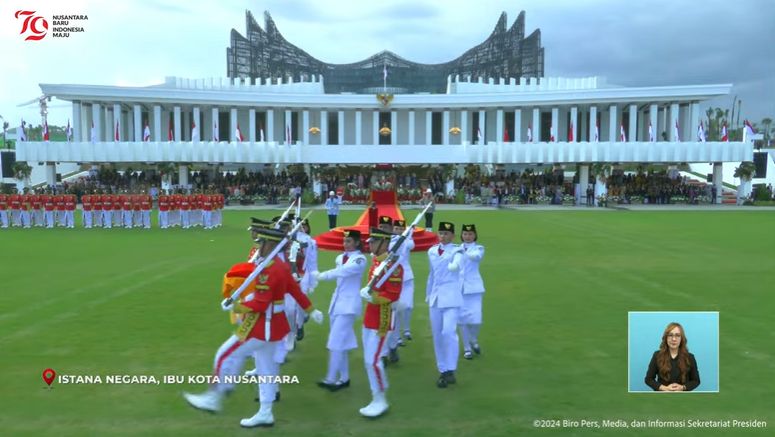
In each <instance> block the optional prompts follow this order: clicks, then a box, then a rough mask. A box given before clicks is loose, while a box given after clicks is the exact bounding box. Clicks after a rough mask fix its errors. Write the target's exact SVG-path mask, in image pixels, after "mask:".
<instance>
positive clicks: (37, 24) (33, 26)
mask: <svg viewBox="0 0 775 437" xmlns="http://www.w3.org/2000/svg"><path fill="white" fill-rule="evenodd" d="M14 16H15V17H16V19H17V20H19V21H20V24H21V30H20V31H19V34H20V35H22V36H23V37H24V40H25V41H40V40H42V39H44V38H45V37H46V36H47V35H48V34H49V31H51V37H52V38H69V37H70V34H71V33H82V32H85V31H86V30H85V29H84V27H83V22H84V21H88V20H89V16H88V15H85V14H83V15H82V14H59V15H53V16H51V28H49V20H47V19H46V17H44V16H43V15H42V14H38V13H37V11H25V10H18V11H16V13H15V14H14Z"/></svg>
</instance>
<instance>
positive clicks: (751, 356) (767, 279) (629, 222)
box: [0, 211, 775, 436]
mask: <svg viewBox="0 0 775 437" xmlns="http://www.w3.org/2000/svg"><path fill="white" fill-rule="evenodd" d="M259 214H261V215H263V216H266V217H267V218H269V217H271V216H272V215H274V214H273V212H270V211H264V212H255V211H254V212H250V211H227V212H226V213H225V218H224V219H225V220H224V221H225V223H226V225H225V227H224V228H222V229H218V230H215V231H209V232H206V231H203V230H185V231H184V230H180V229H172V230H166V231H162V230H160V229H153V230H150V231H145V230H139V229H137V230H123V229H112V230H103V229H92V230H83V229H76V230H65V229H55V230H44V229H32V230H21V229H6V230H2V231H0V244H1V246H0V247H2V251H1V252H0V261H1V263H0V271H2V279H3V280H2V292H1V293H0V356H1V357H2V359H1V360H0V375H2V384H0V435H6V436H17V435H57V436H66V435H73V436H83V435H187V436H193V435H202V436H212V435H249V434H250V435H253V434H262V433H268V432H272V433H280V434H281V435H304V436H317V435H337V436H340V435H383V436H387V435H401V436H415V435H417V436H419V435H433V436H442V435H444V436H446V435H479V436H494V435H524V434H533V435H597V434H610V435H613V434H622V433H623V432H622V431H621V430H617V429H605V430H583V429H578V428H573V429H537V428H534V427H533V421H534V420H536V419H560V420H562V419H572V420H581V419H588V420H598V421H601V420H604V419H609V420H617V419H624V420H625V421H627V422H629V421H631V420H633V419H644V420H646V419H662V420H682V419H758V420H765V421H767V422H768V427H767V428H766V429H757V430H746V429H734V430H730V429H726V430H723V429H721V430H719V429H717V430H713V429H710V430H709V429H703V430H692V429H683V430H681V429H678V430H669V429H645V430H643V429H641V430H635V429H628V430H627V431H625V432H626V433H627V434H628V435H666V434H669V435H698V434H703V435H705V434H713V435H742V434H744V435H773V429H774V428H775V400H774V399H775V398H774V397H773V387H774V386H775V385H774V384H775V383H773V381H774V380H775V378H773V377H775V353H774V352H773V346H775V323H773V322H775V316H774V315H775V297H774V296H773V295H772V294H773V291H775V287H773V286H772V284H773V280H772V277H773V272H775V233H773V224H775V213H772V212H767V211H761V212H728V211H722V212H718V211H706V212H698V211H688V212H659V211H647V212H627V211H572V212H538V211H499V212H495V211H454V212H452V211H451V212H445V211H437V214H436V220H449V221H453V222H455V223H457V224H460V223H463V222H466V223H469V222H473V223H476V225H477V227H478V228H479V230H480V237H479V240H480V243H482V244H483V245H485V246H486V248H487V254H486V257H485V259H484V262H483V264H482V269H483V272H482V273H483V276H484V278H485V285H486V287H487V294H486V295H485V300H484V326H483V328H482V332H481V344H482V348H483V355H482V356H481V357H480V358H478V359H475V360H473V361H465V360H463V359H462V356H461V360H460V364H459V369H458V383H457V385H455V386H452V387H450V388H448V389H446V390H440V389H438V388H436V387H435V379H436V370H435V361H434V356H433V348H432V343H431V333H430V328H429V324H428V311H427V306H426V305H425V303H424V302H423V298H424V294H425V287H424V284H425V279H426V278H427V268H428V267H427V261H426V257H425V254H422V253H417V254H415V255H414V257H413V267H414V271H415V275H416V277H417V279H416V292H415V299H416V306H415V312H414V320H413V333H414V336H415V340H414V341H413V342H411V343H410V344H409V346H407V347H405V348H402V349H401V361H400V363H399V365H398V366H395V367H390V368H389V369H388V377H389V380H390V384H391V387H390V390H389V392H388V399H389V401H390V402H391V409H390V412H389V413H388V415H387V416H385V417H383V418H381V419H379V420H376V421H369V420H366V419H363V418H361V417H360V416H359V414H358V408H360V407H362V406H364V405H366V403H368V401H369V399H370V393H369V389H368V381H367V379H366V375H365V371H364V370H363V358H362V349H358V350H356V351H355V352H354V353H352V354H351V356H350V369H351V375H352V385H351V387H350V389H348V390H344V391H340V392H337V393H329V392H324V391H322V390H321V389H319V388H318V387H317V386H316V385H315V382H316V381H317V380H319V379H320V378H322V376H323V375H324V372H325V368H326V363H327V352H326V350H325V340H326V335H327V323H328V320H327V319H326V323H325V324H324V325H323V326H317V325H314V324H312V323H310V324H308V325H307V338H305V339H304V341H302V342H301V343H299V345H298V348H297V350H296V351H295V352H293V353H292V354H291V355H290V362H289V363H288V364H287V365H285V366H284V367H283V369H282V372H283V373H284V374H289V375H298V377H299V379H300V381H301V382H300V384H298V385H290V386H284V387H282V401H281V402H279V403H278V404H276V405H275V409H274V414H275V420H276V425H275V428H274V429H273V430H258V431H257V430H243V429H241V428H240V427H239V419H240V418H243V417H249V416H251V415H253V414H254V413H255V411H256V410H257V408H258V404H257V403H256V402H254V400H253V398H254V394H255V388H254V386H249V385H242V386H239V387H238V388H237V390H236V391H235V392H234V393H233V394H232V396H230V397H229V398H228V399H227V401H226V403H225V404H224V411H223V412H222V413H221V414H219V415H210V414H206V413H202V412H199V411H195V410H194V409H192V408H191V407H189V406H188V405H187V404H186V403H185V401H184V400H183V398H182V397H181V392H183V391H194V392H199V391H202V390H204V389H205V386H204V385H199V386H192V385H189V384H182V385H164V384H162V385H158V386H156V385H62V384H59V385H57V383H54V389H53V390H46V389H45V388H44V387H45V384H44V382H43V381H42V379H41V372H42V371H43V369H45V368H48V367H51V368H53V369H55V370H56V371H57V372H58V373H59V374H70V375H78V374H80V375H95V374H98V375H103V376H104V375H108V374H137V375H155V376H157V377H158V378H161V377H162V375H167V374H171V375H197V374H209V373H210V371H211V369H212V361H213V355H214V353H215V351H216V349H217V348H218V346H219V345H220V344H221V343H222V342H223V341H224V340H225V339H226V338H227V337H228V336H229V334H230V330H231V328H230V325H229V324H228V321H227V316H226V314H225V313H223V312H222V311H221V310H220V307H219V302H220V297H219V293H220V282H221V278H222V275H223V273H224V272H225V270H226V269H227V268H228V267H229V266H230V265H231V264H232V263H234V262H238V261H242V260H243V259H244V258H245V256H246V255H247V252H248V248H249V241H248V235H247V232H245V227H246V224H247V222H248V217H250V216H257V215H259ZM357 214H358V213H356V212H355V211H346V212H343V214H342V216H340V224H341V223H351V222H352V221H354V220H355V218H356V217H357ZM407 215H408V216H413V215H414V213H412V212H409V213H407ZM311 220H312V226H313V231H314V233H317V232H321V231H322V230H323V228H324V223H325V220H326V217H325V213H324V212H318V213H316V214H315V215H313V217H312V219H311ZM334 256H335V253H333V252H322V254H321V257H320V267H321V270H324V269H328V268H331V267H332V266H333V259H334ZM332 290H333V283H332V282H328V283H324V284H323V285H321V286H320V287H319V288H318V290H317V291H316V293H315V294H314V295H313V296H312V298H313V302H314V303H315V304H316V306H318V307H319V308H321V309H323V310H325V309H326V308H327V306H328V303H329V298H330V295H331V292H332ZM631 310H645V311H651V310H688V311H692V310H704V311H720V326H721V340H720V348H721V358H720V373H721V377H720V393H717V394H684V395H649V394H629V393H627V312H628V311H631ZM356 332H357V335H358V338H359V342H360V326H359V327H358V329H357V331H356ZM656 341H658V339H655V342H656ZM690 341H691V338H690ZM655 347H656V344H655ZM690 347H691V343H690ZM249 365H250V368H252V363H250V364H249ZM700 370H702V369H700ZM280 434H278V435H280Z"/></svg>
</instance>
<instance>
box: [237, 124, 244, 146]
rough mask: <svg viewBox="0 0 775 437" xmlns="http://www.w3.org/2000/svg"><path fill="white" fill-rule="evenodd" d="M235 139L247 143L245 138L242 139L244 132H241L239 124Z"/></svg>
mask: <svg viewBox="0 0 775 437" xmlns="http://www.w3.org/2000/svg"><path fill="white" fill-rule="evenodd" d="M234 137H235V139H236V140H237V141H239V142H242V141H245V138H243V137H242V131H241V130H239V123H237V131H236V132H234Z"/></svg>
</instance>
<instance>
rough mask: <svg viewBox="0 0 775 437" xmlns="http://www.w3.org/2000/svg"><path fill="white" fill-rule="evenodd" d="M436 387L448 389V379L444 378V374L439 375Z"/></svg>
mask: <svg viewBox="0 0 775 437" xmlns="http://www.w3.org/2000/svg"><path fill="white" fill-rule="evenodd" d="M436 387H438V388H447V378H445V377H444V374H443V373H442V374H441V375H439V379H438V380H436Z"/></svg>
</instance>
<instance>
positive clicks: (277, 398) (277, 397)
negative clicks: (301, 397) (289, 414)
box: [274, 390, 280, 402]
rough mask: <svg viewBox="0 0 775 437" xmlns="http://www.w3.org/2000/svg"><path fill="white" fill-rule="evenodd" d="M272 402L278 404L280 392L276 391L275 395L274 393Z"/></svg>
mask: <svg viewBox="0 0 775 437" xmlns="http://www.w3.org/2000/svg"><path fill="white" fill-rule="evenodd" d="M274 401H275V402H280V390H277V393H275V395H274Z"/></svg>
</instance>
